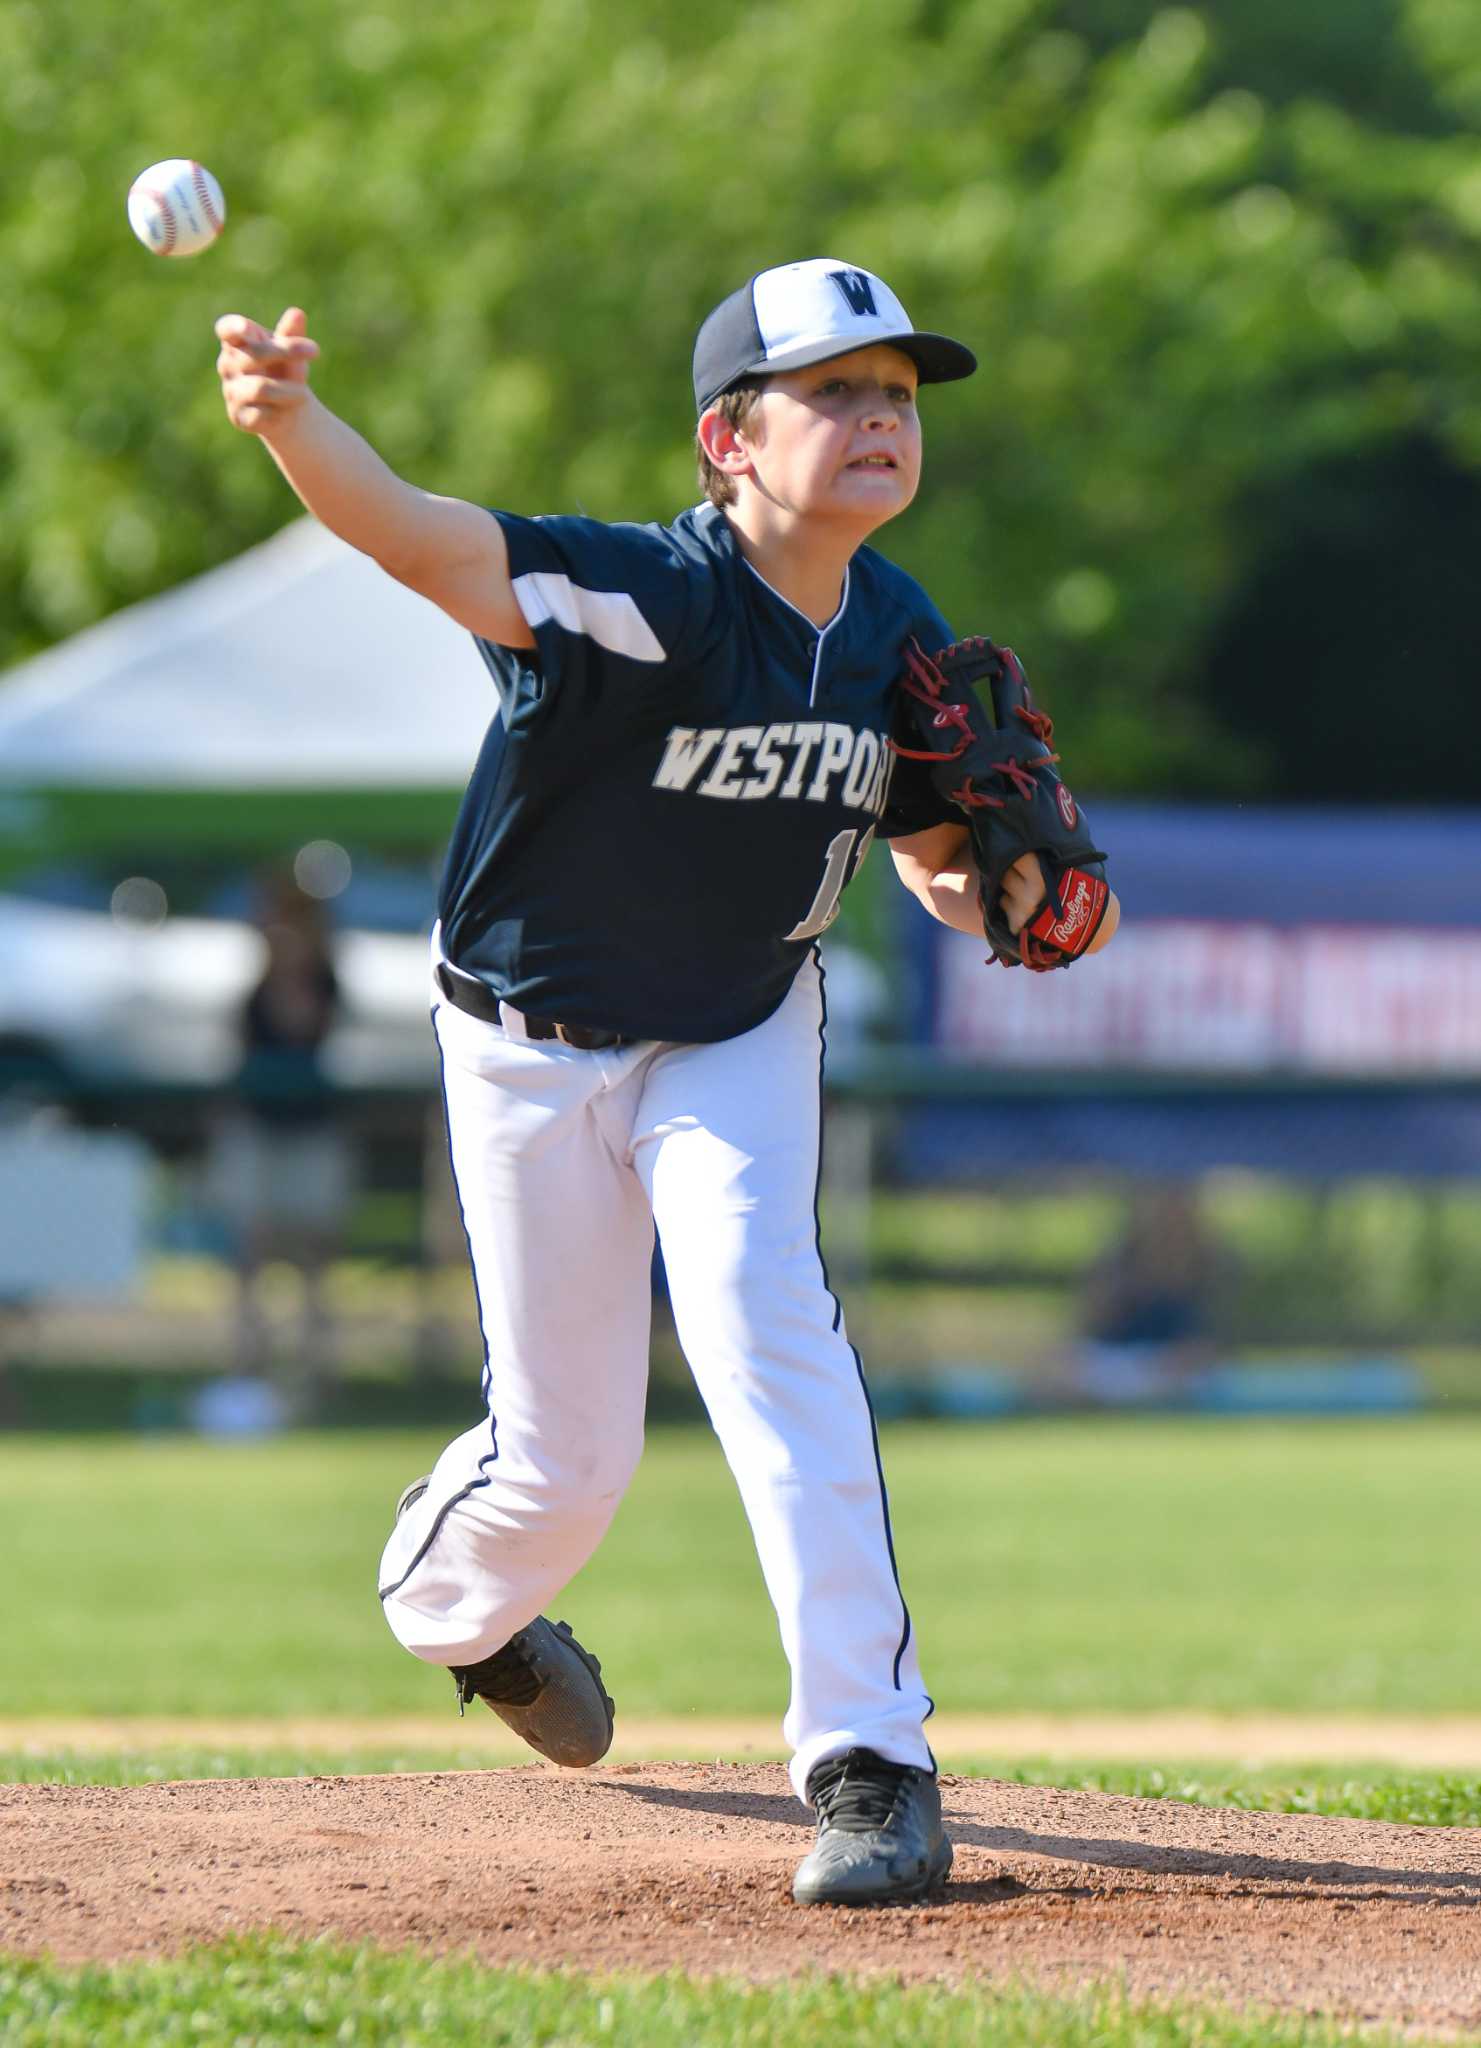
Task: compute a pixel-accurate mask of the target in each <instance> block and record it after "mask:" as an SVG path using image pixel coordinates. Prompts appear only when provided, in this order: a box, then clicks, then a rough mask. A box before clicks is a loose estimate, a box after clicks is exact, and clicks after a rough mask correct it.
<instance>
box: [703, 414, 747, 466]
mask: <svg viewBox="0 0 1481 2048" xmlns="http://www.w3.org/2000/svg"><path fill="white" fill-rule="evenodd" d="M695 433H696V434H697V435H698V437H699V445H700V447H701V448H703V450H704V452H705V454H706V455H707V456H708V458H709V460H710V462H711V464H712V465H713V467H714V468H716V469H718V470H719V471H720V472H721V473H722V474H723V475H725V476H746V475H748V474H749V473H750V468H751V456H750V452H749V449H748V448H747V446H746V442H747V441H748V440H749V441H752V442H754V440H755V436H754V435H745V434H744V432H743V430H742V429H741V428H739V427H736V426H733V425H732V424H731V422H730V421H729V420H728V419H726V417H725V415H724V413H722V412H721V410H720V408H719V407H718V406H717V405H712V406H709V407H707V408H706V410H705V411H704V412H702V413H701V414H700V416H699V424H698V426H697V427H696V428H695Z"/></svg>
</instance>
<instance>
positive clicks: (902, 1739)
mask: <svg viewBox="0 0 1481 2048" xmlns="http://www.w3.org/2000/svg"><path fill="white" fill-rule="evenodd" d="M505 1014H506V1022H505V1024H504V1025H493V1024H488V1023H485V1022H483V1021H482V1020H481V1019H479V1018H476V1017H471V1016H469V1015H467V1014H466V1013H465V1012H463V1011H461V1010H457V1009H454V1008H452V1007H451V1006H450V1005H448V1004H447V1003H445V1002H444V1001H442V1000H441V998H440V995H439V996H438V998H437V1000H436V1007H435V1009H434V1012H433V1024H434V1028H435V1030H436V1033H437V1039H438V1043H439V1046H440V1048H441V1051H442V1059H443V1079H444V1086H445V1090H446V1096H447V1117H448V1130H449V1136H450V1145H451V1153H452V1164H453V1172H454V1176H455V1178H456V1181H457V1188H458V1195H459V1199H460V1201H461V1204H462V1210H463V1220H464V1223H465V1225H466V1228H467V1233H468V1243H469V1248H470V1251H471V1254H472V1260H473V1276H474V1284H475V1288H476V1291H477V1297H478V1305H479V1312H480V1315H481V1318H482V1324H483V1334H484V1339H485V1344H486V1349H487V1359H488V1363H487V1367H486V1370H485V1375H484V1391H485V1394H486V1396H487V1400H488V1407H489V1414H488V1417H487V1419H486V1420H485V1421H483V1422H481V1423H480V1424H479V1425H478V1426H477V1427H476V1428H474V1429H470V1430H469V1431H467V1432H466V1434H465V1435H463V1436H460V1437H458V1438H456V1439H455V1440H454V1441H453V1442H452V1443H451V1444H449V1445H448V1447H447V1449H446V1450H445V1451H444V1452H443V1454H442V1456H441V1458H440V1459H439V1460H438V1462H437V1467H436V1470H435V1472H434V1473H433V1475H432V1484H431V1486H430V1487H429V1488H428V1490H427V1492H426V1494H425V1495H424V1496H423V1497H422V1499H421V1500H420V1501H419V1502H418V1503H417V1504H416V1505H415V1506H414V1507H413V1508H411V1509H410V1510H408V1512H407V1513H406V1514H405V1515H403V1517H402V1518H401V1520H400V1522H398V1524H397V1525H396V1528H395V1530H394V1532H393V1533H392V1536H391V1539H390V1541H389V1543H388V1544H387V1545H386V1550H385V1554H384V1557H383V1559H382V1561H381V1574H380V1585H381V1589H382V1592H381V1597H382V1600H383V1603H384V1607H385V1614H386V1619H387V1621H388V1622H389V1623H390V1625H391V1628H392V1629H393V1630H394V1632H395V1634H396V1636H397V1637H398V1638H399V1640H400V1641H401V1642H402V1643H403V1644H404V1645H405V1647H406V1648H407V1649H408V1650H410V1651H412V1652H413V1653H414V1654H415V1655H416V1656H418V1657H423V1658H425V1659H426V1660H427V1661H428V1662H429V1663H434V1664H472V1663H476V1662H477V1661H478V1660H479V1659H480V1658H482V1657H485V1656H487V1655H489V1654H490V1653H491V1652H492V1651H494V1650H497V1649H499V1648H500V1647H501V1646H502V1645H503V1644H504V1643H506V1642H507V1641H508V1640H509V1638H510V1636H511V1635H513V1633H514V1632H515V1630H516V1629H519V1628H522V1627H523V1626H524V1625H525V1623H527V1622H529V1621H531V1620H532V1619H533V1618H534V1617H535V1616H536V1615H537V1614H539V1613H541V1612H542V1611H543V1610H544V1609H545V1608H546V1607H548V1606H549V1604H550V1603H551V1602H552V1601H553V1600H554V1599H555V1597H556V1595H557V1594H559V1593H560V1591H561V1590H562V1588H563V1587H564V1586H565V1585H566V1584H567V1583H568V1581H569V1580H570V1579H571V1578H572V1577H573V1576H574V1574H575V1573H576V1572H577V1571H578V1570H579V1569H580V1567H581V1566H582V1565H583V1564H584V1563H585V1562H586V1560H587V1558H588V1557H590V1555H591V1553H592V1552H593V1550H595V1548H596V1546H597V1544H598V1543H599V1542H600V1540H601V1538H602V1535H603V1534H604V1532H605V1531H606V1529H607V1526H608V1524H609V1523H610V1521H611V1519H612V1516H613V1514H614V1513H615V1512H616V1509H617V1505H618V1503H619V1501H620V1500H621V1498H622V1495H623V1492H624V1491H625V1489H626V1487H627V1484H628V1481H629V1479H630V1478H631V1477H632V1473H633V1470H634V1468H635V1466H636V1464H637V1461H638V1456H639V1452H640V1450H641V1448H642V1438H643V1413H644V1403H645V1396H646V1389H647V1377H648V1343H649V1321H650V1302H651V1294H650V1268H651V1260H652V1248H653V1229H654V1225H655V1223H656V1224H657V1229H658V1235H659V1239H660V1242H661V1243H662V1246H663V1255H664V1264H665V1268H666V1270H667V1274H668V1282H669V1289H670V1296H671V1300H672V1303H673V1310H674V1317H675V1322H676V1327H677V1330H678V1335H679V1340H680V1342H681V1344H682V1346H683V1349H684V1354H685V1357H686V1358H687V1360H688V1362H689V1365H690V1368H691V1369H692V1371H693V1373H694V1377H695V1382H696V1384H697V1386H698V1388H699V1391H700V1394H701V1396H702V1398H703V1400H704V1403H705V1406H706V1408H707V1409H708V1411H709V1415H710V1419H711V1421H712V1423H713V1425H714V1427H715V1430H716V1433H717V1434H718V1436H719V1438H720V1442H721V1445H722V1447H723V1449H724V1452H725V1456H726V1459H727V1461H728V1463H729V1465H730V1469H731V1471H732V1472H733V1473H734V1475H735V1478H736V1481H737V1484H738V1485H739V1487H740V1492H741V1498H742V1501H743V1503H744V1506H745V1510H746V1514H747V1517H748V1519H749V1521H750V1525H751V1530H752V1533H753V1535H754V1537H755V1540H756V1548H757V1552H758V1554H759V1556H760V1561H761V1569H762V1572H763V1574H764V1576H765V1579H766V1585H767V1589H768V1591H769V1593H770V1595H771V1599H772V1604H773V1605H774V1607H775V1609H776V1613H777V1620H778V1622H779V1624H780V1630H781V1638H782V1645H783V1648H784V1650H785V1652H786V1656H787V1661H788V1663H789V1665H790V1667H791V1674H792V1697H791V1703H790V1706H789V1708H788V1712H787V1715H786V1719H785V1721H784V1723H783V1732H784V1734H785V1737H786V1739H787V1741H788V1743H789V1745H790V1746H791V1748H792V1750H793V1753H794V1754H793V1762H792V1782H793V1784H794V1786H795V1787H796V1789H797V1792H798V1794H799V1796H801V1795H802V1791H803V1787H804V1784H805V1782H806V1779H807V1774H808V1772H809V1771H810V1770H811V1769H812V1768H813V1766H814V1764H816V1763H818V1762H820V1761H821V1760H822V1759H823V1758H825V1757H829V1756H835V1755H838V1754H840V1753H841V1752H842V1751H844V1750H846V1749H850V1748H853V1747H855V1746H860V1747H866V1748H869V1749H872V1750H875V1751H876V1752H877V1753H878V1754H879V1755H881V1756H883V1757H887V1758H889V1759H890V1760H891V1761H893V1762H896V1763H903V1764H914V1765H917V1766H920V1767H922V1768H924V1769H927V1770H929V1769H933V1768H934V1762H933V1759H932V1757H931V1753H930V1750H929V1748H928V1747H927V1744H926V1740H925V1735H924V1733H923V1730H922V1722H923V1721H924V1719H925V1718H926V1716H927V1715H928V1714H929V1712H930V1710H931V1702H930V1700H929V1698H928V1697H927V1695H926V1693H925V1690H924V1688H923V1686H922V1682H921V1676H920V1670H919V1666H918V1663H917V1659H916V1651H915V1642H914V1636H913V1632H912V1629H911V1625H910V1617H909V1614H908V1612H907V1610H906V1607H905V1602H904V1599H903V1597H902V1594H901V1591H900V1587H899V1582H898V1580H897V1578H896V1575H895V1567H894V1556H893V1546H892V1541H891V1535H890V1526H889V1511H888V1507H887V1504H886V1499H885V1491H884V1481H883V1475H882V1472H881V1468H880V1464H879V1453H878V1445H877V1442H876V1438H875V1432H874V1421H873V1416H872V1413H871V1411H870V1407H869V1401H868V1397H867V1394H866V1393H865V1389H864V1381H863V1376H862V1373H861V1370H860V1367H859V1363H858V1359H857V1356H856V1354H855V1353H854V1351H853V1349H852V1348H851V1346H850V1344H849V1341H848V1337H847V1335H846V1334H845V1330H844V1325H843V1314H842V1310H841V1308H840V1307H839V1304H838V1302H837V1301H836V1300H835V1299H834V1297H833V1295H832V1294H831V1293H830V1292H829V1290H828V1285H827V1277H826V1274H825V1272H824V1268H823V1262H822V1257H821V1253H820V1251H819V1247H818V1237H817V1219H816V1199H817V1185H818V1172H819V1161H820V1143H821V1088H822V1028H823V1014H824V1013H823V992H822V975H821V971H820V968H819V966H818V964H817V960H816V956H813V957H811V958H809V960H808V961H806V962H805V963H804V965H803V967H802V968H801V970H800V971H799V973H798V976H797V979H796V981H795V983H794V984H793V987H792V989H791V991H790V993H789V994H788V996H787V998H786V1000H785V1001H784V1002H783V1004H782V1005H781V1008H780V1009H779V1010H777V1011H776V1012H775V1013H774V1014H773V1015H772V1016H771V1017H769V1018H768V1019H767V1020H766V1022H765V1023H764V1024H760V1025H758V1026H757V1027H756V1028H755V1030H753V1031H748V1032H745V1033H743V1034H742V1035H741V1036H740V1037H738V1038H732V1039H727V1040H724V1041H722V1042H720V1043H718V1044H714V1045H671V1044H659V1043H651V1042H644V1043H640V1044H636V1045H629V1046H621V1047H617V1048H614V1049H612V1050H610V1051H602V1052H578V1051H574V1050H572V1049H569V1048H567V1047H565V1046H563V1045H559V1044H553V1043H551V1042H549V1041H542V1042H540V1043H538V1044H536V1043H532V1042H530V1041H529V1040H527V1039H523V1038H522V1037H521V1036H520V1032H519V1019H518V1014H517V1013H509V1012H507V1011H506V1013H505Z"/></svg>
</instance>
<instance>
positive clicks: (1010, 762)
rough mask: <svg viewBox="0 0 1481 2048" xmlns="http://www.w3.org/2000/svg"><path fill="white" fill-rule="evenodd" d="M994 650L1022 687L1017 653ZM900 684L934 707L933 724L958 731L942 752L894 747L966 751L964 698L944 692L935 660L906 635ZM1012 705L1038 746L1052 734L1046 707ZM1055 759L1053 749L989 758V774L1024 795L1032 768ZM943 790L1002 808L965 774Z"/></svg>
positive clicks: (913, 755)
mask: <svg viewBox="0 0 1481 2048" xmlns="http://www.w3.org/2000/svg"><path fill="white" fill-rule="evenodd" d="M961 645H962V646H964V647H968V646H970V645H971V642H970V641H963V642H961ZM998 651H999V653H1000V654H1001V655H1002V658H1003V661H1004V663H1005V665H1006V664H1007V663H1008V662H1011V663H1012V664H1013V667H1014V668H1015V669H1016V670H1017V672H1018V681H1019V683H1020V685H1021V686H1022V687H1023V688H1024V689H1025V690H1027V688H1028V678H1027V677H1026V676H1025V675H1024V673H1023V665H1022V663H1021V662H1020V661H1019V659H1018V656H1017V655H1016V654H1015V653H1014V652H1013V649H1012V648H1011V647H1003V648H1000V649H999V650H998ZM900 687H901V689H902V690H904V691H905V692H906V693H907V695H909V696H911V697H914V698H916V699H917V700H918V701H919V702H920V703H922V704H929V705H930V707H931V709H932V711H933V712H934V713H935V716H934V717H933V718H932V720H931V723H932V724H933V725H937V726H941V727H943V728H944V727H951V726H954V727H955V728H956V732H957V740H956V744H955V746H951V747H948V748H946V749H945V751H944V752H933V751H931V750H930V749H928V748H923V747H902V746H901V745H900V743H899V742H898V741H897V740H891V741H890V745H891V747H892V748H893V749H894V751H895V752H896V753H897V754H900V755H902V756H903V757H904V758H905V760H907V761H955V760H956V759H957V757H958V755H960V754H965V753H966V751H967V749H968V748H969V747H970V746H971V744H972V737H973V735H972V724H971V714H970V713H969V712H968V710H967V707H966V705H965V704H962V703H959V702H957V701H956V700H955V699H953V698H950V697H948V696H946V694H945V691H946V678H945V676H943V675H942V673H941V671H940V669H939V668H937V666H936V664H935V662H934V661H932V660H931V659H930V657H929V656H928V655H925V654H923V653H922V652H921V650H920V647H919V645H918V644H917V643H916V642H915V641H914V640H912V641H910V642H909V644H908V645H907V647H906V649H905V674H904V675H903V676H901V678H900ZM1013 710H1014V715H1015V717H1018V718H1021V719H1022V721H1023V723H1024V724H1025V725H1026V726H1027V727H1028V729H1029V731H1030V732H1031V733H1032V734H1033V736H1034V738H1035V739H1036V740H1038V741H1039V743H1040V744H1041V745H1042V746H1043V747H1045V748H1048V747H1049V746H1050V745H1051V743H1052V742H1053V739H1054V720H1053V719H1052V718H1051V717H1050V716H1049V713H1048V712H1047V711H1031V710H1029V708H1028V707H1027V705H1024V704H1015V705H1014V707H1013ZM1058 759H1059V756H1058V754H1051V753H1048V752H1045V753H1042V754H1036V755H1034V756H1033V758H1032V759H1031V760H1029V761H1028V762H1023V761H1019V760H1016V759H1015V758H1014V757H1013V756H1011V755H1010V756H1009V758H1008V759H1007V760H1006V761H994V762H993V764H992V768H991V771H990V772H991V773H992V774H994V775H1001V776H1003V777H1004V778H1005V779H1006V780H1007V781H1009V782H1011V783H1012V784H1013V787H1014V789H1015V790H1016V791H1017V793H1018V795H1019V796H1021V797H1023V798H1025V799H1027V798H1030V797H1032V796H1033V794H1034V782H1033V777H1034V773H1035V771H1036V770H1037V769H1040V768H1050V767H1053V766H1054V764H1055V763H1056V762H1057V761H1058ZM948 795H949V796H950V798H951V801H952V802H953V803H957V804H963V805H968V806H973V807H976V808H978V809H981V808H990V809H993V810H1001V809H1002V808H1003V805H1004V803H1005V801H1006V799H1005V798H1003V797H1000V796H994V795H992V794H991V792H990V791H988V790H985V789H979V788H977V786H976V784H975V783H974V782H973V780H972V778H971V776H970V775H969V776H968V777H967V778H966V780H965V781H964V782H963V783H962V786H961V788H960V789H953V790H950V791H948Z"/></svg>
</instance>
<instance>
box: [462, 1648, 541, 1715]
mask: <svg viewBox="0 0 1481 2048" xmlns="http://www.w3.org/2000/svg"><path fill="white" fill-rule="evenodd" d="M453 1677H454V1678H455V1679H456V1680H457V1681H458V1707H459V1711H461V1710H462V1709H463V1708H464V1707H466V1706H467V1704H468V1702H469V1701H470V1700H474V1699H485V1700H497V1701H498V1703H499V1705H500V1706H501V1707H529V1706H533V1705H534V1703H535V1701H536V1700H537V1699H538V1698H539V1697H540V1686H541V1680H540V1677H539V1675H538V1673H537V1672H536V1671H535V1670H534V1669H533V1667H532V1666H531V1665H530V1663H529V1661H528V1659H527V1658H525V1657H523V1656H521V1655H520V1652H519V1650H518V1649H517V1648H516V1647H515V1644H514V1643H506V1644H505V1645H504V1647H503V1649H502V1650H495V1651H494V1652H493V1654H492V1656H488V1657H485V1658H484V1660H483V1662H482V1663H481V1664H469V1665H466V1666H464V1667H462V1668H461V1669H458V1670H455V1671H454V1672H453Z"/></svg>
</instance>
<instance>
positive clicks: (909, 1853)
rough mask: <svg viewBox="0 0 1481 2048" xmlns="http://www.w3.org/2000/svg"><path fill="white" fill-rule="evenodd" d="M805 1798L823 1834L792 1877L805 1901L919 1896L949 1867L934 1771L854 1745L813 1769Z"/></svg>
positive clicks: (845, 1902) (858, 1902)
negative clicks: (895, 1761)
mask: <svg viewBox="0 0 1481 2048" xmlns="http://www.w3.org/2000/svg"><path fill="white" fill-rule="evenodd" d="M807 1799H808V1804H809V1805H810V1806H812V1807H814V1808H815V1809H816V1811H817V1816H818V1839H817V1843H816V1845H815V1846H814V1848H813V1851H812V1854H811V1855H810V1856H808V1857H806V1858H805V1859H804V1860H803V1862H802V1863H801V1864H800V1865H799V1866H798V1871H797V1875H796V1877H795V1878H794V1879H793V1881H792V1896H793V1898H794V1899H795V1900H796V1901H797V1903H798V1905H800V1906H883V1905H889V1904H891V1903H892V1902H895V1901H898V1900H901V1899H919V1898H922V1897H924V1895H925V1894H926V1893H927V1892H928V1891H930V1889H931V1888H932V1886H933V1885H938V1884H941V1883H942V1882H943V1881H944V1879H945V1877H946V1874H947V1872H948V1871H949V1870H950V1869H951V1843H950V1842H949V1841H948V1840H947V1838H946V1836H945V1834H944V1833H943V1832H942V1828H941V1788H940V1786H939V1785H938V1784H937V1782H936V1780H935V1778H934V1777H933V1776H932V1774H931V1773H930V1772H929V1771H920V1770H916V1769H914V1768H913V1767H912V1766H911V1765H909V1764H892V1763H887V1762H886V1761H885V1759H884V1758H883V1757H882V1756H876V1755H875V1753H874V1751H873V1750H872V1749H850V1750H847V1751H845V1753H844V1754H843V1755H842V1756H830V1757H828V1758H827V1759H826V1760H825V1761H824V1762H823V1763H820V1764H817V1765H815V1766H814V1767H813V1769H812V1770H811V1771H809V1772H808V1775H807Z"/></svg>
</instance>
